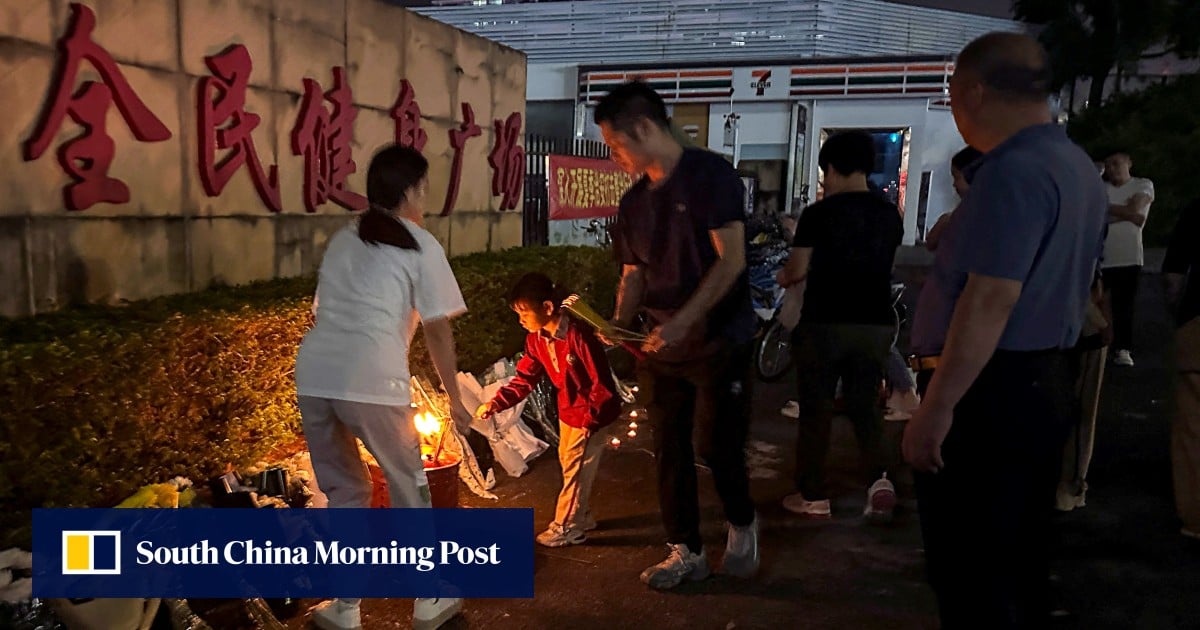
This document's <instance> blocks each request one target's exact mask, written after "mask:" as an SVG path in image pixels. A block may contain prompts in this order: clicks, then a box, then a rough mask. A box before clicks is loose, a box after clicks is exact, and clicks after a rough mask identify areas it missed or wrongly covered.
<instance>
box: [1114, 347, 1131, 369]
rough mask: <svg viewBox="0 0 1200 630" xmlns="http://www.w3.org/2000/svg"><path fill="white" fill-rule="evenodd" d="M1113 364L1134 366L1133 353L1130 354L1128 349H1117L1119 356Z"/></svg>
mask: <svg viewBox="0 0 1200 630" xmlns="http://www.w3.org/2000/svg"><path fill="white" fill-rule="evenodd" d="M1113 365H1119V366H1121V367H1133V355H1131V354H1129V351H1128V350H1117V358H1115V359H1113Z"/></svg>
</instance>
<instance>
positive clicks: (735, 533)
mask: <svg viewBox="0 0 1200 630" xmlns="http://www.w3.org/2000/svg"><path fill="white" fill-rule="evenodd" d="M727 527H728V528H729V538H728V539H726V541H725V560H724V564H723V565H722V566H723V567H724V570H725V573H727V574H729V575H732V576H734V577H740V578H748V577H753V576H754V574H755V573H757V572H758V517H757V516H755V517H754V522H752V523H750V524H749V525H747V526H745V527H737V526H735V525H733V524H727Z"/></svg>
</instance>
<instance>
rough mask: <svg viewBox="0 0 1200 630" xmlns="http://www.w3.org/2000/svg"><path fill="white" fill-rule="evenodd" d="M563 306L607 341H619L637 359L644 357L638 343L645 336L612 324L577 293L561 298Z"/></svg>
mask: <svg viewBox="0 0 1200 630" xmlns="http://www.w3.org/2000/svg"><path fill="white" fill-rule="evenodd" d="M562 306H563V308H565V309H567V311H568V312H570V313H571V314H572V315H574V316H575V317H578V318H579V319H581V320H583V322H584V323H586V324H587V325H589V326H591V327H592V328H594V329H596V332H599V333H600V334H601V335H604V337H605V338H607V339H608V340H609V341H614V342H620V344H621V346H623V347H624V348H625V349H626V350H628V351H629V352H630V354H632V355H633V356H635V357H637V358H638V359H644V358H646V353H644V352H642V349H641V348H640V347H638V344H640V343H641V342H643V341H645V340H646V336H645V335H642V334H639V333H635V332H633V331H631V330H626V329H624V328H620V327H618V326H613V325H612V323H611V322H609V321H608V320H607V319H604V318H603V317H601V316H600V314H599V313H597V312H596V309H594V308H592V307H591V306H590V305H588V303H587V302H584V301H583V298H581V297H579V294H577V293H572V294H571V295H569V296H567V299H565V300H563V303H562Z"/></svg>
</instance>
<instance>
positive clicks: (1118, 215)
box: [1108, 192, 1154, 227]
mask: <svg viewBox="0 0 1200 630" xmlns="http://www.w3.org/2000/svg"><path fill="white" fill-rule="evenodd" d="M1153 200H1154V198H1153V197H1151V196H1150V195H1148V194H1146V193H1144V192H1140V193H1137V194H1135V195H1134V196H1132V197H1130V198H1129V201H1126V202H1125V203H1123V204H1120V205H1118V204H1111V205H1109V206H1108V222H1109V223H1120V222H1122V221H1127V222H1129V223H1132V224H1134V225H1136V226H1138V227H1142V226H1143V225H1146V217H1147V216H1149V214H1150V202H1151V201H1153Z"/></svg>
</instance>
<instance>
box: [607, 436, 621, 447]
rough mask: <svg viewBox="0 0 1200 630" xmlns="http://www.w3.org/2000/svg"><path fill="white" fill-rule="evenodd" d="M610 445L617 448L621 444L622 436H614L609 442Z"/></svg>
mask: <svg viewBox="0 0 1200 630" xmlns="http://www.w3.org/2000/svg"><path fill="white" fill-rule="evenodd" d="M609 445H610V446H612V447H613V448H617V447H618V446H620V445H621V440H620V438H613V439H612V441H610V442H609Z"/></svg>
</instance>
